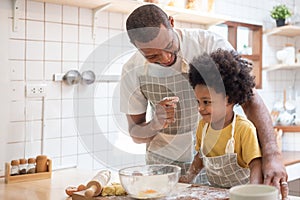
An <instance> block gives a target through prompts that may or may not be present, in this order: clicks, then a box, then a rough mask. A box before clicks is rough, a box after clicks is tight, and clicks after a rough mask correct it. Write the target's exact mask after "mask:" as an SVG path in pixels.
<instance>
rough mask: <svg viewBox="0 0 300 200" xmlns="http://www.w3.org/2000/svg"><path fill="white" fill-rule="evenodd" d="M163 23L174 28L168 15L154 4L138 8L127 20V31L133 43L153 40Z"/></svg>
mask: <svg viewBox="0 0 300 200" xmlns="http://www.w3.org/2000/svg"><path fill="white" fill-rule="evenodd" d="M161 25H163V26H165V27H166V28H168V29H169V28H172V26H171V24H170V22H169V18H168V15H167V14H166V13H165V12H164V11H163V10H162V9H161V8H159V7H158V6H156V5H153V4H147V5H143V6H140V7H138V8H136V9H135V10H134V11H133V12H132V13H131V14H130V15H129V17H128V18H127V21H126V29H127V33H128V36H129V38H130V40H131V42H133V43H134V41H139V42H143V43H145V42H149V41H151V40H153V39H154V38H155V37H156V36H157V35H158V33H159V30H160V27H161Z"/></svg>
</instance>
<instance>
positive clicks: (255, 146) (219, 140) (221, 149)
mask: <svg viewBox="0 0 300 200" xmlns="http://www.w3.org/2000/svg"><path fill="white" fill-rule="evenodd" d="M204 125H205V122H204V121H203V120H200V122H199V125H198V129H197V133H196V144H195V149H196V151H197V152H198V151H199V150H200V145H201V139H202V130H203V127H204ZM231 128H232V127H231V124H230V125H228V126H227V127H225V128H224V129H222V130H213V129H212V128H211V127H210V126H209V128H208V130H207V132H206V136H205V139H204V147H203V153H204V154H205V155H206V156H207V157H215V156H221V155H224V154H225V148H226V144H227V142H228V140H229V139H230V138H231ZM234 132H235V133H234V140H235V148H234V152H235V153H237V159H238V164H239V165H240V166H241V167H244V168H248V167H249V163H250V162H251V161H252V160H253V159H255V158H259V157H261V156H262V155H261V150H260V147H259V142H258V138H257V134H256V128H255V126H254V125H253V124H252V122H250V121H249V120H248V119H246V118H245V117H242V116H239V115H237V116H236V123H235V131H234Z"/></svg>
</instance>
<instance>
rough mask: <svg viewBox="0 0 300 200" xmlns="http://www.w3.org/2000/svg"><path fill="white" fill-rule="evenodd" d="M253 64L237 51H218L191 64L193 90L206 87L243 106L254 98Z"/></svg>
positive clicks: (204, 55) (229, 101)
mask: <svg viewBox="0 0 300 200" xmlns="http://www.w3.org/2000/svg"><path fill="white" fill-rule="evenodd" d="M251 70H252V66H251V63H249V62H248V61H246V60H245V59H242V58H241V56H240V55H239V54H238V53H237V52H235V51H228V50H222V49H218V50H216V51H214V52H212V53H211V54H210V55H208V54H206V53H205V54H203V55H201V56H199V57H196V58H194V59H193V60H192V62H191V63H190V71H189V81H190V83H191V85H192V87H193V88H195V87H196V85H198V84H201V85H206V86H208V87H211V88H213V89H214V90H215V91H216V92H217V93H223V94H224V95H226V96H227V97H228V103H233V104H240V105H241V104H243V103H245V102H246V101H248V100H249V99H250V98H251V97H252V96H253V88H254V87H255V81H254V79H255V77H254V76H252V75H251V74H250V72H251Z"/></svg>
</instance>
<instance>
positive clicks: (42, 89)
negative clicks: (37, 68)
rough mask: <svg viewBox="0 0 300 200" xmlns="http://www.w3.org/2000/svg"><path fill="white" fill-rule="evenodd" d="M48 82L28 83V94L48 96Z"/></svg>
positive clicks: (29, 95) (30, 95) (31, 95)
mask: <svg viewBox="0 0 300 200" xmlns="http://www.w3.org/2000/svg"><path fill="white" fill-rule="evenodd" d="M46 87H47V85H46V84H27V85H26V96H27V97H44V96H46Z"/></svg>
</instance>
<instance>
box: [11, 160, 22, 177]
mask: <svg viewBox="0 0 300 200" xmlns="http://www.w3.org/2000/svg"><path fill="white" fill-rule="evenodd" d="M19 164H20V161H19V160H12V161H11V163H10V165H11V169H10V175H11V176H15V175H18V174H19Z"/></svg>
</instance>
